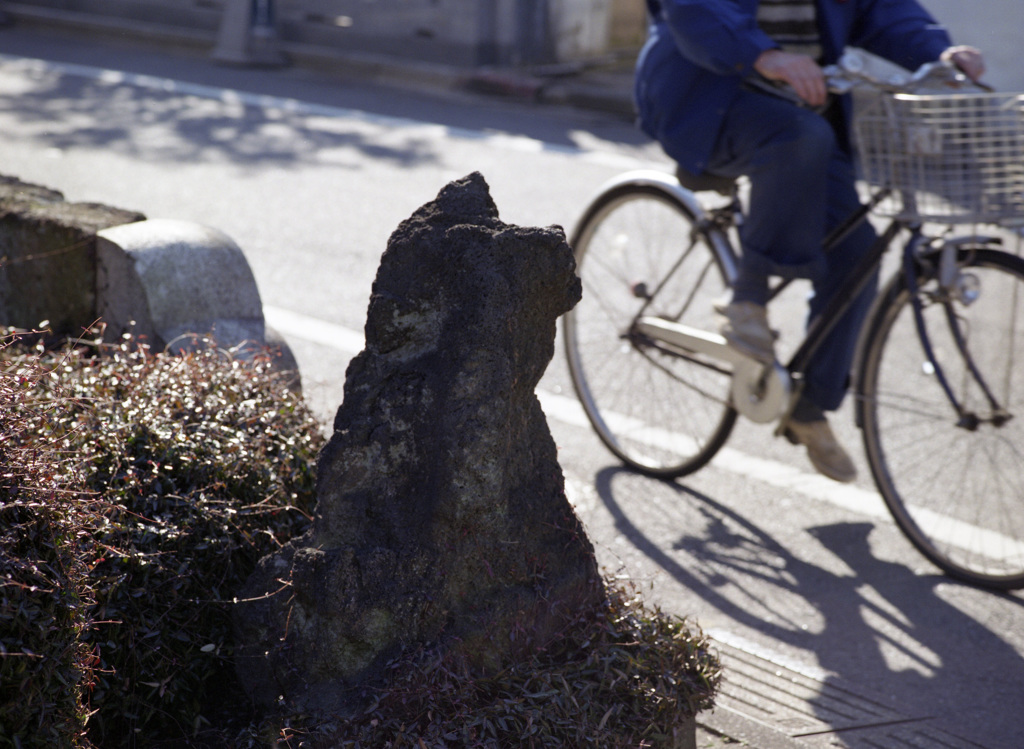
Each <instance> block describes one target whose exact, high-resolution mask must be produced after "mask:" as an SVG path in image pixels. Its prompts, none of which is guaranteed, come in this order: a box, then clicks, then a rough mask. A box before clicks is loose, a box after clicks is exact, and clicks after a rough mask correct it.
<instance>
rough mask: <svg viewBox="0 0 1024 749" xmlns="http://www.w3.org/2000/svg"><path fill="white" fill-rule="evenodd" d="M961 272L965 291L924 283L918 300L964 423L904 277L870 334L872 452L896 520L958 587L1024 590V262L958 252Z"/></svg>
mask: <svg viewBox="0 0 1024 749" xmlns="http://www.w3.org/2000/svg"><path fill="white" fill-rule="evenodd" d="M958 264H959V271H960V280H959V281H958V283H957V284H956V288H954V289H952V290H949V291H946V290H943V289H940V288H939V286H938V284H937V282H936V281H935V280H934V279H931V278H928V277H922V278H920V279H919V281H918V283H919V290H918V295H919V298H920V299H921V300H922V302H923V319H924V325H925V330H926V331H927V338H928V340H929V341H930V342H931V345H932V347H933V350H934V355H935V361H936V363H937V364H938V370H941V371H942V372H943V373H944V374H945V376H946V379H947V382H948V384H949V387H950V391H951V392H952V394H953V396H954V397H955V399H956V400H957V401H959V403H960V404H961V405H962V407H963V411H964V413H965V414H967V418H963V417H961V416H960V415H959V414H958V413H957V412H956V410H955V408H954V406H953V405H952V401H951V399H950V397H949V395H947V393H946V392H945V390H944V389H943V388H942V386H941V383H940V381H939V378H938V377H937V376H936V371H937V368H936V366H935V365H934V364H932V362H931V361H930V360H929V359H928V357H927V356H926V355H925V353H924V348H923V346H922V345H921V343H920V337H919V336H918V332H917V326H916V323H915V319H914V310H913V305H912V303H911V294H910V291H909V290H908V288H907V285H906V282H905V280H904V279H903V278H902V276H901V277H900V278H897V279H895V280H894V281H893V282H891V283H890V284H889V286H888V288H887V289H886V291H885V292H884V293H883V295H882V297H881V298H880V305H879V307H877V308H876V309H877V310H878V312H877V313H876V314H875V316H874V317H873V320H872V322H871V323H870V324H869V326H868V327H867V328H866V331H865V332H866V335H867V336H868V338H867V340H868V341H870V343H869V348H868V349H867V351H866V353H865V356H864V357H863V359H862V368H861V371H860V383H861V396H862V397H861V399H860V400H859V401H858V409H859V416H860V418H861V421H860V423H861V425H862V427H863V430H864V431H863V436H864V445H865V448H866V451H867V458H868V461H869V463H870V465H871V470H872V472H873V474H874V478H875V482H876V483H877V485H878V488H879V490H880V491H881V493H882V496H883V497H884V499H885V502H886V504H887V505H888V506H889V510H890V511H891V512H892V514H893V517H894V518H895V520H896V522H897V524H898V525H899V527H900V528H901V530H902V531H903V532H904V534H905V535H906V536H907V537H908V538H909V539H910V541H911V542H912V543H913V544H914V545H915V546H916V547H917V548H918V550H920V551H921V552H922V553H923V554H924V555H925V556H926V557H927V558H928V559H930V560H931V561H932V562H933V563H935V564H936V565H938V566H939V567H940V568H941V569H942V570H944V571H945V572H946V573H948V574H950V575H952V576H954V577H957V578H960V579H962V580H967V581H969V582H972V583H975V584H980V585H985V586H988V587H994V588H1001V589H1013V588H1019V587H1024V470H1022V468H1024V261H1022V260H1021V259H1019V258H1017V257H1014V256H1012V255H1008V254H1005V253H1002V252H997V251H993V250H987V249H976V250H966V251H963V252H961V253H960V255H959V262H958ZM958 338H959V339H960V341H959V342H958ZM972 365H973V369H974V371H972ZM986 391H987V392H986Z"/></svg>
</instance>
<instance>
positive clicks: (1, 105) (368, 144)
mask: <svg viewBox="0 0 1024 749" xmlns="http://www.w3.org/2000/svg"><path fill="white" fill-rule="evenodd" d="M28 67H29V69H30V71H31V73H30V84H29V85H27V86H24V87H23V88H22V90H20V91H17V92H15V93H14V94H13V95H9V96H6V97H3V98H0V114H3V115H6V116H10V117H13V118H15V119H16V120H17V122H18V123H19V137H20V138H21V139H23V140H25V141H28V142H34V143H36V144H40V145H42V146H44V147H50V148H53V149H58V150H60V151H64V150H68V149H76V148H86V149H103V150H106V151H109V152H111V153H116V154H120V155H124V156H128V157H131V158H134V159H140V160H143V161H151V162H174V163H181V164H187V163H190V162H216V161H221V162H225V163H231V164H238V165H245V166H265V165H272V166H280V167H293V166H303V165H309V164H313V163H317V164H329V165H331V166H334V167H341V168H346V167H348V168H353V169H356V168H360V164H361V163H362V162H363V160H364V159H365V158H373V159H375V160H378V161H383V162H385V163H391V164H394V165H396V166H410V167H411V166H419V165H423V164H432V163H435V162H436V161H437V159H438V158H439V156H438V154H437V153H436V148H435V145H434V144H435V142H436V139H433V138H430V137H427V136H426V135H424V134H422V133H421V134H418V133H417V132H416V130H415V128H411V129H403V131H402V132H387V128H385V127H382V126H381V125H380V124H379V123H375V122H373V121H372V120H363V121H359V120H358V119H344V120H343V119H341V118H337V117H333V118H332V117H326V116H318V115H317V109H316V108H315V107H307V108H303V107H302V106H301V105H299V104H298V102H289V101H288V100H283V99H269V98H268V99H267V100H266V105H260V104H259V102H258V101H257V100H254V99H253V98H250V97H243V96H240V95H237V94H232V93H230V92H224V93H221V92H219V91H217V90H215V89H212V88H210V89H209V91H208V93H209V96H200V95H197V93H196V91H197V90H198V91H200V92H203V91H204V89H201V88H196V87H188V86H185V87H181V86H178V85H176V84H173V83H171V82H168V81H166V80H164V79H145V78H141V79H140V78H126V77H124V76H121V75H119V74H113V73H112V74H108V75H106V76H101V77H99V78H93V77H89V76H79V75H73V74H69V73H62V72H59V71H58V70H54V69H48V68H45V67H34V68H33V67H32V66H31V65H28Z"/></svg>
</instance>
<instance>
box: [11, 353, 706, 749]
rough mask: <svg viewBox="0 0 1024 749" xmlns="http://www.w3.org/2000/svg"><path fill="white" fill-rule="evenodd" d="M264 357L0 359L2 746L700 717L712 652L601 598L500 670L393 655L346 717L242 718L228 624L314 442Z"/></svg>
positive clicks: (611, 588)
mask: <svg viewBox="0 0 1024 749" xmlns="http://www.w3.org/2000/svg"><path fill="white" fill-rule="evenodd" d="M268 365H269V363H268V362H267V361H266V360H262V359H259V358H257V359H255V360H253V361H242V360H240V359H239V358H238V357H235V356H233V355H232V354H231V352H224V351H221V350H219V349H217V348H216V347H214V346H208V347H205V348H200V349H199V350H197V351H196V352H194V353H191V354H187V355H184V356H173V357H172V356H164V355H161V354H153V353H151V352H150V351H149V350H147V348H146V347H145V346H142V345H139V344H138V342H136V341H133V340H132V339H130V338H126V339H125V340H124V341H122V342H121V343H120V344H118V345H116V346H103V345H102V344H100V343H99V342H98V341H94V342H91V343H81V342H80V343H79V344H78V345H76V346H73V347H66V348H64V349H61V350H59V351H44V350H42V349H41V348H34V349H32V350H26V349H24V348H21V349H17V348H16V347H14V346H8V347H6V348H4V349H2V350H0V461H2V463H0V465H2V466H3V470H2V473H0V749H5V748H6V747H21V748H24V749H28V747H43V746H45V747H89V746H100V747H103V748H104V749H108V748H118V747H162V746H167V747H176V748H177V747H187V746H194V747H215V746H216V747H234V748H235V749H250V748H252V749H255V748H256V747H285V746H287V747H293V748H294V749H298V748H299V747H323V748H324V749H327V748H330V749H334V748H335V747H351V748H353V749H355V748H357V747H373V749H384V748H386V747H415V748H416V749H420V748H421V747H431V748H432V749H433V748H434V747H538V748H539V747H556V746H557V747H563V746H594V747H602V748H605V747H608V748H614V747H641V746H658V745H664V744H665V743H666V742H668V741H669V737H670V736H671V735H672V732H673V730H674V729H676V728H677V727H678V726H679V724H680V722H681V721H683V720H685V719H686V718H688V717H691V716H693V715H695V714H696V713H697V712H698V711H699V710H701V709H704V708H706V707H709V706H710V704H711V701H712V699H713V695H714V691H715V688H716V686H717V683H718V674H719V666H718V662H717V659H716V658H715V656H714V654H713V653H712V652H711V651H710V648H709V644H708V641H707V638H705V637H704V635H703V634H702V633H700V632H699V631H695V630H693V629H691V628H690V627H688V626H687V624H686V623H685V622H684V621H682V620H680V619H678V618H676V617H672V616H668V615H665V614H663V613H662V612H660V611H658V610H650V609H648V608H646V607H645V606H644V605H643V603H642V601H641V599H640V597H639V596H638V595H636V594H635V591H632V590H629V589H626V588H623V587H621V586H617V585H615V584H612V583H611V582H609V584H608V585H607V590H608V598H607V601H606V602H605V604H604V606H603V607H600V608H599V609H598V610H596V611H590V612H581V613H580V618H579V621H578V622H577V623H576V626H573V627H570V628H568V629H567V630H566V631H565V633H564V635H563V636H562V638H561V639H560V640H558V641H557V642H554V643H552V644H551V645H550V646H549V647H548V648H546V649H545V650H544V651H543V652H539V653H537V654H535V655H534V656H533V657H532V658H531V659H528V660H525V661H523V662H519V663H515V664H510V665H509V666H508V667H506V668H505V669H504V670H502V671H500V672H497V673H479V672H474V671H472V670H470V669H468V668H467V667H466V666H465V664H463V663H460V662H458V661H457V660H456V659H455V658H454V657H453V656H452V655H451V654H450V653H448V652H446V651H445V650H444V649H443V648H439V649H433V650H416V651H410V652H408V653H406V654H404V655H403V656H402V657H401V658H398V659H396V660H395V661H394V662H392V663H391V664H390V666H389V668H388V669H387V677H386V679H385V681H384V682H382V683H377V684H374V685H371V686H366V687H364V688H362V690H361V692H360V693H358V694H356V695H354V702H355V703H361V704H364V705H366V706H367V707H366V708H365V709H364V710H362V711H360V713H359V715H357V716H355V717H353V718H351V719H348V720H340V719H339V720H334V721H332V722H323V721H320V722H314V721H313V720H312V719H310V718H308V717H306V716H301V715H294V714H289V713H288V711H287V706H286V705H285V706H282V707H283V708H284V709H283V710H282V712H281V714H279V715H269V716H264V717H263V718H262V719H255V720H252V721H251V722H250V718H251V717H252V716H251V715H250V714H249V713H248V712H247V706H246V703H245V701H244V699H242V696H241V694H240V687H239V685H238V684H237V682H236V681H235V679H234V676H233V670H232V664H231V657H232V651H233V646H232V640H231V624H230V606H231V601H232V599H233V596H234V594H235V591H236V590H238V589H239V588H240V586H241V584H242V582H244V580H245V579H246V578H247V577H248V575H249V574H250V572H251V571H252V569H253V567H254V565H255V562H256V561H257V560H258V559H259V558H260V557H261V556H263V555H265V554H267V553H270V552H271V551H273V550H275V549H276V548H278V547H279V546H280V545H282V544H283V543H285V542H287V541H288V540H290V539H291V538H293V537H295V536H296V535H298V534H299V533H301V532H302V531H303V530H304V529H305V528H306V526H307V523H308V520H309V516H310V514H311V512H312V510H313V502H314V484H315V458H316V455H317V453H318V452H319V449H320V447H321V446H322V436H321V434H320V431H319V428H318V426H317V424H316V422H315V421H314V419H313V418H312V417H311V415H310V414H309V412H308V411H307V410H306V408H305V407H304V406H303V403H302V401H301V398H300V397H298V396H296V395H294V394H293V393H291V392H290V391H289V390H288V389H287V387H286V385H287V382H286V381H284V380H282V379H281V378H280V377H279V376H277V375H274V374H273V372H272V371H270V369H269V367H268Z"/></svg>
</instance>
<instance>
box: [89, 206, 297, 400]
mask: <svg viewBox="0 0 1024 749" xmlns="http://www.w3.org/2000/svg"><path fill="white" fill-rule="evenodd" d="M96 238H97V243H96V307H97V314H98V315H99V316H100V317H101V318H102V319H103V320H104V321H105V322H106V323H107V331H106V336H107V338H108V339H111V340H113V339H116V338H118V337H120V336H121V335H122V334H123V333H125V332H127V331H129V330H131V331H132V332H133V333H134V335H136V336H138V337H145V338H146V339H147V340H148V341H149V342H150V344H151V345H152V346H154V348H157V349H167V350H170V351H172V352H175V353H180V352H183V351H188V350H190V349H192V348H194V347H195V346H196V345H197V343H198V340H199V339H203V338H206V337H210V338H212V339H213V340H214V341H216V343H217V345H218V346H220V347H222V348H226V349H232V350H234V351H235V352H236V355H240V356H242V357H243V358H248V357H250V356H252V355H255V354H256V353H257V352H258V351H261V350H264V349H266V348H269V349H270V353H271V356H272V357H273V360H272V361H273V366H274V368H275V369H278V370H280V371H289V372H294V373H295V378H294V382H291V383H290V386H291V387H293V388H298V382H299V380H298V365H297V364H296V362H295V358H294V356H293V355H292V353H291V350H290V349H289V348H288V346H287V344H286V343H284V341H283V339H281V337H280V336H278V335H277V334H276V333H275V332H274V331H272V330H270V331H268V329H267V326H266V322H265V321H264V317H263V305H262V302H261V300H260V294H259V290H258V288H257V286H256V278H255V277H254V276H253V273H252V270H251V268H250V267H249V263H248V262H247V261H246V259H245V255H244V253H243V252H242V250H241V248H239V246H238V245H237V244H236V243H235V242H234V240H232V239H231V238H230V237H229V236H227V235H226V234H224V233H223V232H221V231H219V230H217V229H212V228H210V227H207V226H203V225H201V224H196V223H192V222H189V221H176V220H170V219H151V220H146V221H139V222H136V223H132V224H123V225H121V226H115V227H111V228H109V229H104V230H102V231H100V232H98V233H97V235H96Z"/></svg>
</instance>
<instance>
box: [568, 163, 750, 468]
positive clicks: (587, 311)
mask: <svg viewBox="0 0 1024 749" xmlns="http://www.w3.org/2000/svg"><path fill="white" fill-rule="evenodd" d="M696 226H697V218H696V216H695V213H694V211H693V210H691V209H690V208H689V207H688V206H687V205H686V204H685V203H684V202H683V201H681V200H680V199H679V198H678V197H677V196H675V195H673V194H672V192H671V191H670V190H667V189H665V188H662V187H659V186H657V185H651V184H642V183H629V182H627V183H625V184H620V185H619V186H617V187H614V188H612V189H610V190H608V191H606V192H604V193H603V194H602V195H600V196H599V197H598V198H597V199H596V200H595V201H594V202H593V203H591V205H590V207H589V208H588V210H587V211H586V212H585V213H584V215H583V217H582V219H581V221H580V223H579V224H578V227H577V229H576V231H575V232H574V233H573V236H572V238H571V244H572V246H573V248H574V251H575V255H576V263H577V273H578V274H579V276H580V278H581V280H582V282H583V298H582V300H581V301H580V303H579V304H578V305H577V306H576V307H575V308H574V309H573V310H572V311H570V312H569V313H567V314H566V315H565V317H564V321H563V333H564V342H565V347H566V354H567V358H568V363H569V369H570V373H571V375H572V381H573V386H574V388H575V389H576V393H577V395H578V397H579V399H580V402H581V403H582V405H583V408H584V410H585V411H586V414H587V418H588V419H589V420H590V423H591V424H592V425H593V427H594V430H595V431H596V432H597V435H598V437H600V439H601V441H602V442H603V443H604V444H605V445H606V446H607V447H608V449H610V450H611V451H612V453H614V454H615V455H616V456H618V458H619V459H620V460H622V461H623V462H624V463H625V464H626V465H628V466H629V467H631V468H633V469H634V470H636V471H639V472H641V473H644V474H647V475H650V476H656V477H660V478H672V477H676V476H682V475H684V474H687V473H691V472H693V471H696V470H697V469H698V468H700V467H702V466H703V465H705V464H706V463H707V462H708V461H709V460H710V459H711V457H712V456H713V455H714V454H715V453H716V452H717V451H718V450H719V448H721V446H722V445H723V444H724V443H725V440H726V438H727V437H728V436H729V432H730V431H731V429H732V427H733V424H734V423H735V421H736V412H735V410H733V408H732V407H731V405H730V404H729V385H730V380H731V375H730V374H729V373H727V372H722V371H721V370H720V369H719V370H715V369H713V368H710V367H709V366H708V365H707V364H701V363H697V362H695V361H692V360H690V359H687V358H684V357H682V356H679V355H677V354H674V353H670V352H668V351H665V350H664V349H663V348H660V347H659V346H657V345H655V344H653V342H651V341H647V340H643V339H642V338H641V337H639V336H638V335H636V334H635V333H634V332H633V331H632V330H631V325H632V323H633V322H634V321H635V320H636V319H637V317H638V315H639V314H640V312H641V309H642V308H643V309H644V314H647V315H661V316H665V317H668V318H670V319H674V320H677V321H679V322H682V323H685V324H689V325H694V326H696V327H700V328H703V329H705V330H709V329H714V328H713V327H711V326H712V325H713V324H714V319H713V309H712V304H713V301H714V300H716V299H717V298H719V297H720V296H721V295H722V294H723V293H724V292H725V290H726V289H727V288H728V282H727V275H726V270H725V267H724V264H723V260H722V258H721V257H720V256H719V254H718V252H717V251H716V249H715V248H714V247H713V246H712V244H711V242H710V241H709V238H708V235H707V234H706V233H704V232H703V231H701V230H699V229H697V228H696ZM673 265H675V266H676V267H675V268H674V270H672V271H670V269H672V268H673ZM645 289H646V291H647V292H649V293H650V295H651V297H652V298H651V299H647V298H645V297H644V290H645ZM645 305H646V306H645Z"/></svg>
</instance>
